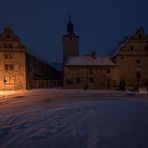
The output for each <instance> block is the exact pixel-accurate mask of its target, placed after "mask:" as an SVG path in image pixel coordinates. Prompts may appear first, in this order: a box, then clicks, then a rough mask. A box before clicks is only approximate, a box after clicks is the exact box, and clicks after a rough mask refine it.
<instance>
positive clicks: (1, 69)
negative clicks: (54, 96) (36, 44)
mask: <svg viewBox="0 0 148 148" xmlns="http://www.w3.org/2000/svg"><path fill="white" fill-rule="evenodd" d="M55 79H56V70H55V69H54V68H53V67H52V66H50V65H49V64H48V62H46V61H45V60H43V59H41V58H40V57H38V56H36V55H35V54H33V53H31V52H30V51H28V50H27V49H26V47H25V46H24V45H23V44H22V43H21V42H20V39H19V37H18V36H16V35H15V34H14V33H13V31H12V30H11V29H10V28H6V29H4V32H3V33H2V34H1V35H0V90H20V89H21V90H22V89H30V88H46V87H49V86H50V85H52V84H51V80H55Z"/></svg>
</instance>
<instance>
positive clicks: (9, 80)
mask: <svg viewBox="0 0 148 148" xmlns="http://www.w3.org/2000/svg"><path fill="white" fill-rule="evenodd" d="M4 84H5V85H13V84H14V77H13V76H5V77H4Z"/></svg>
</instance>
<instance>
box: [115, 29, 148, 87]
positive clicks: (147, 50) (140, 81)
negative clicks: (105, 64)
mask: <svg viewBox="0 0 148 148" xmlns="http://www.w3.org/2000/svg"><path fill="white" fill-rule="evenodd" d="M112 60H113V61H114V63H115V64H116V67H117V73H118V75H117V80H116V81H117V84H118V87H121V88H123V89H137V88H138V87H147V88H148V66H147V65H148V35H146V34H145V32H144V29H143V28H142V27H141V28H139V29H138V30H137V31H136V32H135V33H134V34H133V35H132V36H130V37H128V38H126V39H125V40H124V41H123V42H122V43H121V45H120V46H119V48H117V50H116V51H115V53H114V55H113V58H112Z"/></svg>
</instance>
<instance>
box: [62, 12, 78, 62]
mask: <svg viewBox="0 0 148 148" xmlns="http://www.w3.org/2000/svg"><path fill="white" fill-rule="evenodd" d="M62 39H63V64H64V63H65V61H66V59H67V58H68V56H78V55H79V36H77V35H76V34H75V33H74V27H73V23H72V21H71V16H70V15H69V16H68V23H67V33H66V34H64V35H63V36H62Z"/></svg>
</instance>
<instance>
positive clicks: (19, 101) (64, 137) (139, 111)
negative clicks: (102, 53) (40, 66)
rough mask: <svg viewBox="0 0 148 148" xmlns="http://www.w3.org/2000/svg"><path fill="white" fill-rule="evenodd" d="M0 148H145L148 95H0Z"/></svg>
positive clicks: (47, 92) (70, 92)
mask: <svg viewBox="0 0 148 148" xmlns="http://www.w3.org/2000/svg"><path fill="white" fill-rule="evenodd" d="M0 148H148V96H147V95H138V94H134V93H131V94H130V93H115V92H108V93H107V92H105V91H103V92H99V91H97V90H86V91H84V90H64V89H46V90H32V91H28V92H25V93H22V94H17V95H12V96H5V97H3V96H1V97H0Z"/></svg>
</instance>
